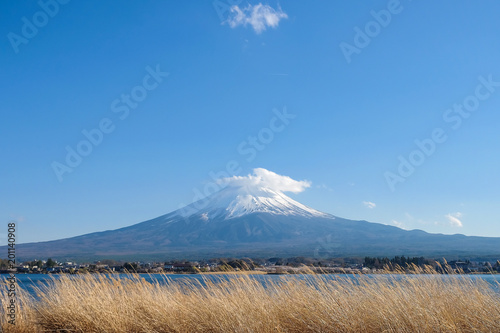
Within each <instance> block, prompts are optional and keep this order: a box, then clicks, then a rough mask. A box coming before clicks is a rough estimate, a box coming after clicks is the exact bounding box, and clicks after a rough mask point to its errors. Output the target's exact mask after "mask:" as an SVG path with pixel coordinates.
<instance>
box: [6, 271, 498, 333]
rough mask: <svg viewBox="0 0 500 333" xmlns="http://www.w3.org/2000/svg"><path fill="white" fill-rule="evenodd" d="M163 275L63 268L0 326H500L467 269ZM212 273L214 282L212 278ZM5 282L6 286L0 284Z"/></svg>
mask: <svg viewBox="0 0 500 333" xmlns="http://www.w3.org/2000/svg"><path fill="white" fill-rule="evenodd" d="M159 279H166V280H167V282H166V284H165V283H158V282H156V281H153V282H146V281H145V280H144V279H142V278H141V277H139V276H132V277H131V278H130V279H123V278H119V277H116V276H114V277H113V276H105V275H82V276H76V277H74V276H62V277H61V278H60V279H59V280H53V281H52V282H50V284H49V285H48V286H46V287H41V288H40V289H39V290H38V294H39V299H38V300H36V301H35V300H34V299H32V298H31V297H30V296H29V295H27V294H26V293H22V294H21V295H20V300H21V303H22V304H21V308H18V309H17V325H16V326H15V327H13V326H12V325H9V324H8V323H7V322H6V316H5V312H4V311H5V307H6V306H5V304H6V303H5V302H6V301H7V300H8V299H7V295H6V292H4V291H1V294H0V301H1V303H2V304H1V310H0V312H1V314H0V315H1V319H0V323H1V327H2V331H3V332H30V333H31V332H500V297H499V294H498V293H496V291H495V290H493V288H492V286H491V285H489V284H488V283H487V282H485V281H483V280H481V279H477V280H473V279H471V278H470V277H467V276H459V275H455V276H445V277H443V276H441V275H434V276H430V277H429V276H423V275H399V276H396V277H395V276H392V277H391V276H388V275H378V276H376V277H368V276H363V275H361V276H358V277H357V282H355V281H354V280H353V279H352V278H349V277H346V276H335V277H334V278H333V279H332V278H331V277H325V276H322V275H312V276H307V277H304V276H302V277H297V276H286V277H280V278H278V279H276V280H274V282H269V283H267V285H266V286H265V287H264V286H263V285H262V283H261V282H259V280H257V279H256V278H254V277H252V276H248V275H234V276H229V277H225V278H220V279H217V278H216V277H215V276H212V277H210V278H208V277H206V278H204V281H203V283H200V282H196V281H193V280H189V281H187V280H184V281H181V282H179V281H178V280H176V281H172V280H169V279H168V276H160V277H159ZM214 280H215V281H214ZM2 289H5V288H2Z"/></svg>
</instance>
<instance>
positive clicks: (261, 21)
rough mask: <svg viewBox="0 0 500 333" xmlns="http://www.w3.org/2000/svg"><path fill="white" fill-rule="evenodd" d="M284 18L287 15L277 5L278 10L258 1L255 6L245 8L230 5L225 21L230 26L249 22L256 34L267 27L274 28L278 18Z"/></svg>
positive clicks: (243, 24) (278, 20)
mask: <svg viewBox="0 0 500 333" xmlns="http://www.w3.org/2000/svg"><path fill="white" fill-rule="evenodd" d="M285 18H288V15H287V14H285V13H284V12H283V11H282V10H281V8H280V7H279V6H278V10H275V9H274V8H272V7H271V6H269V5H263V4H262V3H259V4H258V5H255V6H252V5H248V6H247V7H245V8H240V7H238V6H232V7H231V14H230V15H229V18H228V19H227V21H226V22H227V23H228V24H229V26H230V27H231V28H236V27H237V26H240V25H242V26H247V25H248V24H250V25H251V26H252V28H253V30H255V32H256V33H257V34H260V33H261V32H263V31H264V30H266V29H267V28H268V27H271V28H276V27H277V26H278V24H279V22H280V20H281V19H285Z"/></svg>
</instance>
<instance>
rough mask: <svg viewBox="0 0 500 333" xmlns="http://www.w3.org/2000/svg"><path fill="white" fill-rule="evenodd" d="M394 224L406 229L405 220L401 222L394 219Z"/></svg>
mask: <svg viewBox="0 0 500 333" xmlns="http://www.w3.org/2000/svg"><path fill="white" fill-rule="evenodd" d="M392 224H394V225H395V226H396V227H398V228H401V229H406V227H405V224H404V223H403V222H399V221H396V220H392Z"/></svg>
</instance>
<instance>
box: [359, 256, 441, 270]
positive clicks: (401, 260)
mask: <svg viewBox="0 0 500 333" xmlns="http://www.w3.org/2000/svg"><path fill="white" fill-rule="evenodd" d="M413 265H415V266H417V267H421V268H424V267H426V266H431V267H432V268H435V267H436V265H437V263H436V261H435V260H430V259H426V258H424V257H405V256H395V257H394V258H392V259H389V258H387V257H384V258H377V257H365V260H364V262H363V266H364V267H367V268H370V269H390V270H394V269H396V268H398V267H402V268H406V267H408V266H413Z"/></svg>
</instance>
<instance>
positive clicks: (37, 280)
mask: <svg viewBox="0 0 500 333" xmlns="http://www.w3.org/2000/svg"><path fill="white" fill-rule="evenodd" d="M138 275H139V276H140V277H141V278H144V280H145V281H148V282H152V281H154V280H157V281H158V282H159V283H166V282H167V281H166V280H165V278H167V279H169V280H171V281H176V280H177V281H186V280H187V281H190V280H195V281H199V282H201V283H203V280H204V279H206V280H211V281H218V280H221V279H228V278H234V277H238V276H239V275H234V274H214V275H210V274H168V275H161V274H151V275H150V274H138ZM61 276H68V275H66V274H62V275H59V274H50V275H48V274H16V280H17V283H18V285H19V286H20V287H21V288H23V289H24V290H27V291H28V292H29V293H30V294H32V295H34V290H33V288H34V286H36V285H41V284H46V283H47V282H50V281H51V280H52V279H56V280H57V279H59V278H60V277H61ZM70 276H71V277H72V278H79V277H80V275H70ZM110 276H113V277H115V278H120V279H130V278H131V276H130V275H127V274H113V275H110ZM245 276H250V277H252V278H254V279H256V280H257V281H260V282H262V283H263V284H264V285H265V284H266V282H272V281H277V280H280V279H288V278H298V279H308V278H311V277H312V275H307V274H302V275H299V274H298V275H263V274H249V275H245ZM320 276H321V277H323V278H325V279H327V280H330V279H331V280H335V279H338V278H341V279H342V278H347V279H352V280H353V281H356V280H357V279H359V278H360V277H365V278H375V277H379V278H380V277H381V276H383V277H388V278H391V279H394V280H399V279H402V278H405V277H408V276H414V277H416V276H418V277H422V276H425V277H427V278H429V279H436V278H437V279H443V280H446V279H450V278H454V277H455V278H456V277H459V278H460V277H463V278H470V279H472V280H476V279H482V280H484V281H486V282H488V283H489V284H491V286H492V287H493V289H494V290H497V291H498V292H500V275H490V274H481V275H463V276H459V275H437V274H430V275H399V274H394V275H393V274H364V275H344V274H323V275H320ZM7 277H9V275H8V274H0V279H1V280H5V279H6V278H7Z"/></svg>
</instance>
